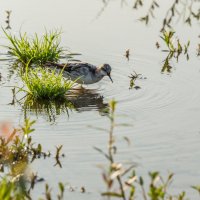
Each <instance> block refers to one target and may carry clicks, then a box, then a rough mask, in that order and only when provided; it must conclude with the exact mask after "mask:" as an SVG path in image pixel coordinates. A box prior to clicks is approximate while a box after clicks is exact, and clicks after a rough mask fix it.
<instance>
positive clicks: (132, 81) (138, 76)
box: [128, 71, 142, 90]
mask: <svg viewBox="0 0 200 200" xmlns="http://www.w3.org/2000/svg"><path fill="white" fill-rule="evenodd" d="M133 72H134V74H131V75H130V76H128V77H129V78H130V87H129V89H133V88H135V89H136V90H137V89H140V86H137V85H135V81H136V80H137V79H142V77H141V76H142V75H141V74H137V73H136V72H135V71H133Z"/></svg>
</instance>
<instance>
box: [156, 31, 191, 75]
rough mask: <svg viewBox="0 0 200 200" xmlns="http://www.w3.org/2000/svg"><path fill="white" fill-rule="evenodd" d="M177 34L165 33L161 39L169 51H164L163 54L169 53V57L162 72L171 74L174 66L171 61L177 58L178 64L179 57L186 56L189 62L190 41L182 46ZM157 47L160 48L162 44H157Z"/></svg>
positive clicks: (165, 60)
mask: <svg viewBox="0 0 200 200" xmlns="http://www.w3.org/2000/svg"><path fill="white" fill-rule="evenodd" d="M174 35H175V32H173V31H163V32H162V35H161V36H160V38H161V39H162V40H163V41H164V44H165V46H166V47H167V49H165V50H162V51H163V52H167V53H168V55H167V56H166V58H165V59H164V61H163V62H164V64H163V66H162V69H161V72H168V73H170V72H171V69H172V66H171V64H170V61H171V60H172V59H173V58H175V59H176V61H177V62H178V60H179V56H180V55H184V56H185V57H186V59H187V60H189V53H188V50H189V46H190V41H188V42H187V43H186V44H182V43H181V42H180V40H179V39H177V38H175V37H174ZM156 47H157V48H158V47H159V48H160V44H159V43H158V42H157V43H156Z"/></svg>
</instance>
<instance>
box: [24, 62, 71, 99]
mask: <svg viewBox="0 0 200 200" xmlns="http://www.w3.org/2000/svg"><path fill="white" fill-rule="evenodd" d="M21 78H22V81H23V83H24V84H25V86H26V88H27V89H20V90H23V91H25V92H26V93H27V95H29V96H31V97H32V98H33V99H35V100H41V99H46V100H55V99H57V100H58V99H64V98H65V95H66V93H67V92H68V91H69V90H70V89H72V87H73V86H74V84H75V82H74V81H71V80H65V79H64V78H63V75H62V71H61V72H60V73H59V74H58V73H57V72H56V70H49V69H44V68H34V69H29V68H28V66H27V67H26V70H25V73H23V70H22V71H21Z"/></svg>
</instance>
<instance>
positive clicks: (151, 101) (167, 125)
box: [0, 0, 200, 200]
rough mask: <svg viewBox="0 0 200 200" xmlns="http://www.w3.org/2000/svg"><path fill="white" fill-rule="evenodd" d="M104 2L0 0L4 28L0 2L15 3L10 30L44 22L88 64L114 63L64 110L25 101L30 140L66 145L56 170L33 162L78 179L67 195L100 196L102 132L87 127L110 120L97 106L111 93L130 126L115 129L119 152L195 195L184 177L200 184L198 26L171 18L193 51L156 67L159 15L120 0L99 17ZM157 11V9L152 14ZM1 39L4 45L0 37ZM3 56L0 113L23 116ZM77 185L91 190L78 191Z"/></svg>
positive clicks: (58, 176)
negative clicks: (147, 16) (135, 76)
mask: <svg viewBox="0 0 200 200" xmlns="http://www.w3.org/2000/svg"><path fill="white" fill-rule="evenodd" d="M163 4H168V3H166V2H165V3H164V2H163ZM101 8H102V2H101V1H98V0H85V1H81V0H60V1H53V0H48V1H47V0H43V1H39V0H35V1H25V0H18V1H11V0H3V1H1V8H0V24H1V26H3V27H5V22H4V21H5V17H6V15H5V10H12V13H11V21H10V25H11V27H12V29H11V32H12V33H16V34H17V33H18V32H19V30H20V28H21V31H26V32H28V33H30V34H31V33H34V32H37V33H41V34H42V33H43V31H44V28H46V29H47V30H50V29H55V28H62V30H63V34H62V45H63V46H65V47H68V48H69V49H70V50H72V51H74V52H79V53H82V56H80V57H79V59H81V60H84V61H87V62H90V63H93V64H101V63H109V64H110V65H111V66H112V69H113V71H112V77H113V80H114V83H113V84H112V83H111V82H110V80H109V79H108V78H104V79H103V80H102V81H101V82H99V83H97V84H94V85H92V86H90V87H88V89H89V90H90V89H91V91H90V92H88V93H87V94H83V95H82V96H81V97H80V98H79V99H77V100H76V99H75V100H74V103H75V105H76V109H72V110H68V113H67V112H66V110H63V111H62V112H60V113H57V114H56V112H55V110H53V111H52V113H51V115H50V116H48V115H47V112H46V111H45V109H42V110H40V112H38V113H37V114H36V111H35V110H34V109H29V110H26V114H27V115H28V116H30V117H31V119H37V123H36V127H35V128H36V132H35V133H34V134H33V137H34V139H35V141H36V142H40V143H41V144H42V145H43V147H44V148H45V149H48V150H51V151H55V146H56V145H60V144H63V146H64V147H63V151H64V153H65V154H66V157H65V158H63V159H62V169H61V170H58V167H53V164H54V162H55V161H54V160H53V159H50V160H44V161H41V160H38V161H36V162H34V163H33V165H32V166H31V168H32V169H33V170H35V171H38V175H39V176H40V177H44V178H45V180H46V181H48V182H49V183H50V184H51V185H52V186H55V185H57V182H58V181H63V182H65V183H70V184H71V185H72V186H74V187H77V191H76V192H67V194H66V199H87V200H88V199H93V200H94V199H101V196H100V195H99V194H100V191H102V190H103V189H104V186H103V181H102V180H101V171H100V170H99V169H98V168H97V167H96V165H97V164H99V163H101V164H103V163H105V160H104V158H103V157H102V156H101V155H99V153H97V152H96V151H95V150H94V149H93V146H98V147H100V148H103V149H106V145H107V134H106V133H104V132H101V131H98V130H95V129H92V128H89V127H88V126H98V127H104V128H105V127H108V126H109V121H108V119H107V117H106V116H105V113H104V112H103V111H102V110H103V108H105V107H106V106H107V103H108V102H109V100H110V99H113V98H114V99H115V100H117V101H118V105H117V114H118V116H117V121H118V122H121V123H122V122H123V123H130V124H132V125H133V126H132V127H126V128H117V129H116V131H115V135H116V137H117V139H118V146H119V160H121V161H127V160H128V161H134V162H136V163H137V164H138V167H137V171H138V174H140V175H142V176H144V177H146V176H147V172H148V171H151V170H159V171H161V172H162V173H163V174H164V175H165V174H167V173H168V172H169V171H170V172H174V173H175V181H174V182H173V187H172V190H173V191H175V192H177V191H180V190H187V192H188V194H189V195H190V196H192V199H195V198H197V196H196V195H195V194H193V190H192V189H190V186H191V185H197V184H199V183H200V178H199V177H200V171H199V164H200V146H199V143H200V123H199V117H200V90H199V85H200V65H199V58H198V57H196V47H197V43H198V42H199V39H198V34H199V25H198V24H194V25H193V26H192V28H189V27H187V26H185V25H183V24H182V23H181V22H179V23H177V25H176V31H177V32H176V34H177V35H178V36H179V38H180V39H181V40H182V41H184V42H185V43H186V42H187V40H188V39H190V40H191V46H190V51H189V53H190V59H189V61H187V60H186V58H185V57H184V56H181V57H180V58H179V62H178V63H177V62H176V61H175V60H173V61H172V65H173V68H172V72H171V73H161V69H162V65H163V60H164V59H165V57H166V56H167V54H166V53H164V52H161V50H158V49H156V47H155V43H156V41H159V42H160V39H159V35H160V33H159V30H160V27H161V21H160V20H158V19H156V20H154V21H152V22H151V24H150V25H148V26H144V24H141V23H140V22H138V21H137V20H136V19H137V17H139V16H140V15H139V16H138V15H136V14H135V13H134V12H133V10H132V9H131V6H123V7H121V6H120V1H117V0H116V1H111V3H110V4H109V5H108V7H107V8H106V9H105V11H104V12H103V13H102V15H101V16H100V17H99V18H98V19H96V16H97V14H98V13H99V11H100V10H101ZM162 13H163V11H162V10H159V11H158V16H159V15H162ZM183 33H184V34H183ZM0 34H1V36H2V35H3V34H2V32H1V33H0ZM0 42H1V44H6V40H5V39H4V38H2V37H1V40H0ZM163 47H164V46H163ZM127 49H130V53H131V55H130V60H129V61H128V60H127V59H126V58H125V56H124V54H125V51H126V50H127ZM0 52H1V56H0V59H4V58H5V59H7V58H8V56H7V55H6V54H4V53H5V52H6V51H5V49H4V48H2V47H1V49H0ZM0 63H1V64H0V73H1V74H2V79H1V81H0V97H1V98H0V99H1V100H0V120H11V121H13V122H14V123H16V124H19V123H22V122H23V120H24V112H25V111H24V107H23V105H19V104H17V103H15V104H14V105H13V103H12V99H13V97H12V91H11V88H10V87H7V86H13V85H19V86H20V85H21V83H20V79H19V78H18V77H17V75H16V72H15V71H14V70H13V69H12V67H11V63H12V62H11V60H4V61H1V62H0ZM133 70H135V71H136V72H137V73H139V74H142V75H143V77H146V79H143V80H137V81H136V83H137V85H138V86H140V87H141V89H139V90H134V89H133V90H130V89H129V78H128V76H129V75H130V73H132V72H133ZM124 136H126V137H129V138H130V140H131V143H132V145H131V146H130V147H128V146H127V144H126V142H124V141H123V139H122V138H123V137H124ZM82 186H84V187H85V188H86V191H87V192H88V193H86V194H81V193H80V192H79V190H80V189H79V188H80V187H82ZM43 189H44V186H43V184H38V185H37V186H36V190H35V191H36V192H35V193H34V196H35V197H36V196H38V195H40V194H41V191H43ZM40 196H41V195H40Z"/></svg>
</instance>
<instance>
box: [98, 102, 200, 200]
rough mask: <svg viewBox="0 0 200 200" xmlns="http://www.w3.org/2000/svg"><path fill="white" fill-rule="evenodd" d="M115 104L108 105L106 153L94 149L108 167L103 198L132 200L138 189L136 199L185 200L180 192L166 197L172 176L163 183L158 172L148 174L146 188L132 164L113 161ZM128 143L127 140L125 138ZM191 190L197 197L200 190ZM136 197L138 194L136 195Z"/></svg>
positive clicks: (103, 168)
mask: <svg viewBox="0 0 200 200" xmlns="http://www.w3.org/2000/svg"><path fill="white" fill-rule="evenodd" d="M116 104H117V102H116V101H114V100H112V101H111V102H110V104H109V109H110V112H109V113H110V114H109V120H110V129H109V131H108V133H109V135H108V149H107V151H106V152H105V151H103V150H102V149H99V148H97V147H95V150H97V151H98V152H99V153H100V154H102V155H103V156H104V157H105V158H106V160H107V161H108V163H107V164H106V166H105V167H101V168H102V170H103V172H102V179H103V181H104V184H105V186H106V191H105V192H102V193H101V195H102V196H106V197H108V198H109V199H112V198H118V199H123V200H134V199H136V193H137V190H138V188H140V189H139V190H141V191H142V194H141V196H142V197H139V199H144V200H147V199H151V200H159V199H162V200H169V199H174V200H183V199H188V198H186V193H185V192H184V191H183V192H181V193H179V194H178V195H171V194H170V193H169V186H170V184H171V182H172V181H173V176H174V175H173V173H170V174H169V175H168V176H167V178H166V180H165V178H163V177H162V176H161V175H160V174H159V172H150V173H149V177H150V183H149V186H148V187H147V186H145V183H144V180H143V178H142V177H141V176H138V175H137V174H136V171H135V167H136V165H135V164H130V165H129V166H124V164H123V163H120V162H119V161H116V157H117V155H116V154H117V149H118V148H117V144H116V142H115V137H114V129H115V127H116V126H119V125H118V124H116V122H115V111H116ZM126 140H128V141H129V139H127V138H126ZM193 189H195V190H196V191H198V192H199V193H200V187H199V186H193ZM137 197H138V194H137Z"/></svg>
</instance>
